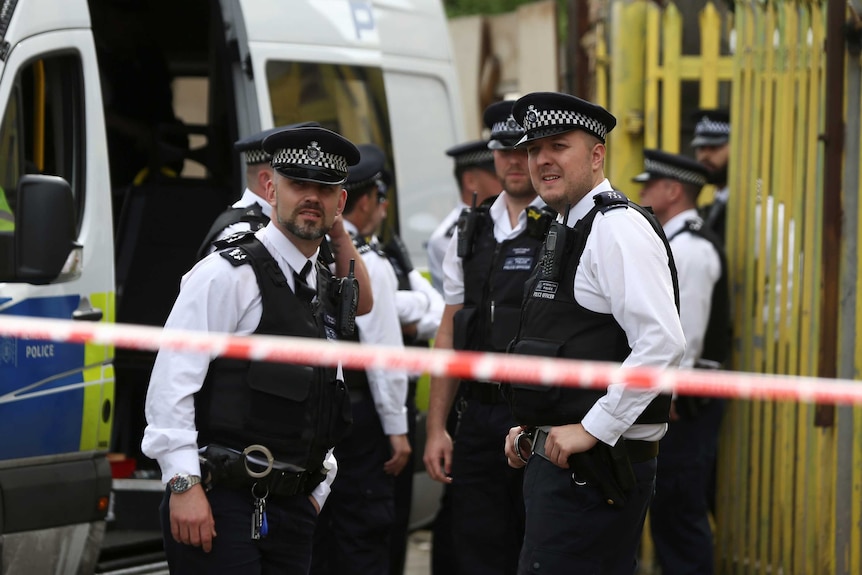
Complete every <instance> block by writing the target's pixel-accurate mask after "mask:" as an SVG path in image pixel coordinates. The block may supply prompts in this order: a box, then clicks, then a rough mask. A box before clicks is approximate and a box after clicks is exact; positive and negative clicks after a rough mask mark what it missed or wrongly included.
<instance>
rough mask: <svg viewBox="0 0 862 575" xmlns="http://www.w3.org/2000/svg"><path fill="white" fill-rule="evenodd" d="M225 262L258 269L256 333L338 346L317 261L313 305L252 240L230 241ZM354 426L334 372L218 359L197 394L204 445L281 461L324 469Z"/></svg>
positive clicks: (325, 272)
mask: <svg viewBox="0 0 862 575" xmlns="http://www.w3.org/2000/svg"><path fill="white" fill-rule="evenodd" d="M219 245H220V246H223V245H227V249H224V250H222V251H221V252H219V253H220V255H221V256H222V257H224V258H225V259H227V260H228V261H229V262H230V263H231V264H233V265H234V266H237V267H238V266H242V265H251V266H252V268H253V269H254V273H255V276H256V277H257V283H258V286H259V287H260V295H261V304H262V308H263V309H262V313H261V319H260V323H259V324H258V326H257V329H255V331H254V333H256V334H267V335H285V336H294V337H309V338H321V339H335V337H336V330H335V314H334V313H333V310H334V306H333V303H332V302H331V301H329V297H328V295H327V294H328V293H329V283H330V282H331V281H332V275H331V273H330V271H329V269H328V268H327V267H326V266H325V265H324V264H323V262H322V261H321V260H320V259H319V258H318V262H317V267H316V272H317V287H318V289H317V293H318V296H317V300H316V301H315V302H314V303H313V304H311V305H309V304H307V303H305V302H304V301H302V300H301V299H299V298H298V297H297V296H296V295H294V293H293V291H291V289H290V287H289V285H288V283H287V279H286V278H285V277H284V274H283V273H282V272H281V269H280V268H279V267H278V264H277V263H276V261H275V259H274V258H273V257H272V255H270V253H269V251H268V250H267V249H266V247H265V246H264V245H263V244H262V243H260V241H259V240H258V239H257V238H255V237H254V234H253V233H247V234H243V235H241V236H234V237H231V238H230V239H229V240H225V242H219ZM351 422H352V417H351V411H350V398H349V396H348V394H347V389H346V387H345V385H344V382H343V381H341V380H339V379H337V377H336V370H335V368H331V367H313V366H308V365H294V364H290V363H272V362H265V361H246V360H237V359H230V358H217V359H215V360H213V361H212V362H211V363H210V366H209V371H208V372H207V377H206V380H205V381H204V385H203V387H202V388H201V391H200V392H198V393H197V394H196V395H195V423H196V425H197V429H198V435H199V437H198V443H199V445H201V446H203V445H207V444H209V443H217V444H219V445H224V446H226V447H231V448H233V449H237V450H242V449H244V448H245V447H247V446H248V445H252V444H262V445H264V446H266V447H267V448H269V450H270V451H272V453H273V455H274V456H275V458H276V459H277V460H279V461H281V462H286V463H292V464H294V465H297V466H299V467H302V468H304V469H307V470H314V469H320V465H321V464H322V462H323V458H324V456H325V454H326V452H327V450H329V449H330V448H332V447H334V446H335V444H336V443H337V442H338V441H339V440H340V439H342V438H343V437H344V436H345V435H346V434H347V431H348V429H349V427H350V424H351Z"/></svg>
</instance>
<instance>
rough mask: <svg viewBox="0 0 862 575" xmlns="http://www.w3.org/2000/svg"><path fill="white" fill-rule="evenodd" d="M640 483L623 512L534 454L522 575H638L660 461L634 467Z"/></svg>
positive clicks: (529, 466) (529, 471)
mask: <svg viewBox="0 0 862 575" xmlns="http://www.w3.org/2000/svg"><path fill="white" fill-rule="evenodd" d="M632 468H633V469H634V473H635V477H636V479H637V483H636V485H635V487H633V488H632V489H631V490H630V491H629V492H628V500H627V501H626V504H625V506H624V507H623V508H621V509H619V508H615V507H611V506H610V505H608V504H607V503H606V502H605V499H604V498H603V497H602V494H601V492H600V491H599V489H598V488H596V487H593V486H590V485H577V484H575V482H574V481H572V472H571V471H570V470H568V469H562V468H560V467H557V466H556V465H554V464H553V463H551V462H550V461H548V460H546V459H544V458H543V457H540V456H538V455H533V456H532V457H530V461H529V463H528V464H527V467H526V471H525V473H524V504H525V507H526V512H527V527H526V533H525V535H524V545H523V548H522V549H521V559H520V563H519V565H518V573H519V575H527V574H537V575H538V574H541V575H571V574H573V573H577V574H578V575H633V574H634V573H635V570H636V569H637V550H638V545H639V543H640V537H641V533H642V531H643V524H644V519H645V518H646V512H647V507H648V506H649V502H650V498H651V497H652V494H653V490H654V488H655V469H656V460H655V459H650V460H648V461H644V462H641V463H634V464H632Z"/></svg>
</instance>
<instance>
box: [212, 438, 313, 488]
mask: <svg viewBox="0 0 862 575" xmlns="http://www.w3.org/2000/svg"><path fill="white" fill-rule="evenodd" d="M198 453H199V457H200V461H201V471H202V475H203V481H204V484H205V486H206V487H207V488H210V487H212V486H214V485H222V486H225V487H233V488H239V487H254V486H257V487H258V488H259V489H264V488H266V489H268V492H269V494H270V495H282V496H290V495H298V494H309V493H311V492H312V491H313V490H314V488H315V487H317V485H318V484H320V482H321V481H323V479H324V478H325V477H326V473H325V472H323V470H320V471H318V470H315V471H307V470H305V469H303V468H302V467H299V466H298V465H294V464H292V463H286V462H281V461H276V460H275V459H274V458H273V456H272V452H270V450H269V449H267V448H266V447H265V446H263V445H249V446H248V447H246V448H245V449H244V450H242V451H237V450H236V449H232V448H230V447H224V446H222V445H215V444H210V445H207V446H206V447H203V448H201V449H200V450H199V451H198Z"/></svg>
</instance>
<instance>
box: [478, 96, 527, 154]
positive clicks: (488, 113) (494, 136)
mask: <svg viewBox="0 0 862 575" xmlns="http://www.w3.org/2000/svg"><path fill="white" fill-rule="evenodd" d="M514 104H515V100H504V101H502V102H495V103H493V104H491V105H490V106H488V107H487V108H485V114H484V116H483V117H482V119H483V121H484V122H485V127H486V128H488V129H489V130H491V137H490V139H489V140H488V147H489V148H490V149H492V150H511V149H512V148H514V147H515V144H517V143H518V140H520V139H521V138H523V137H524V128H522V127H521V125H520V124H519V123H518V122H517V121H515V117H514V116H512V106H513V105H514Z"/></svg>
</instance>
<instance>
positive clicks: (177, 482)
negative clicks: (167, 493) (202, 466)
mask: <svg viewBox="0 0 862 575" xmlns="http://www.w3.org/2000/svg"><path fill="white" fill-rule="evenodd" d="M200 482H201V478H200V475H189V474H188V473H177V474H176V475H174V476H173V477H171V479H170V480H169V481H168V487H170V488H171V491H172V492H173V493H185V492H186V491H188V490H189V489H191V488H192V487H193V486H195V485H197V484H198V483H200Z"/></svg>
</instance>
